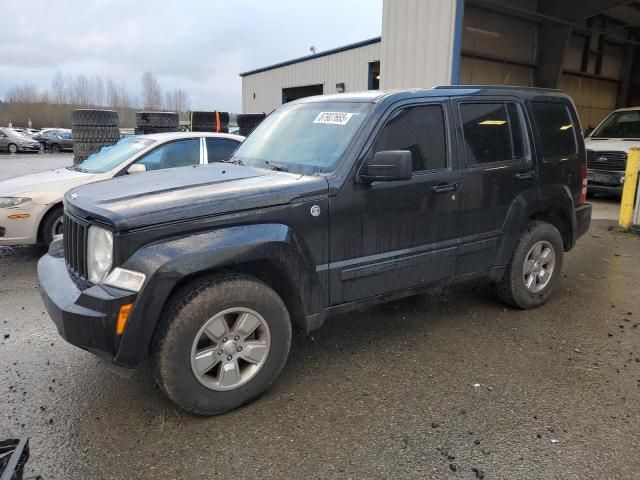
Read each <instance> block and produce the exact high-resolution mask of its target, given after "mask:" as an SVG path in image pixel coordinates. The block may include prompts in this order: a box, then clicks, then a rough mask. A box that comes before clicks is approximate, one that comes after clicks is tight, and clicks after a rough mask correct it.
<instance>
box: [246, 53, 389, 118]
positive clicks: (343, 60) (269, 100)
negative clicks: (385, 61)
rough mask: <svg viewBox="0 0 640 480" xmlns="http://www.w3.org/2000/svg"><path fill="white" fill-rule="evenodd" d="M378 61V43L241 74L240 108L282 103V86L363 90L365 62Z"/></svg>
mask: <svg viewBox="0 0 640 480" xmlns="http://www.w3.org/2000/svg"><path fill="white" fill-rule="evenodd" d="M379 60H380V42H377V43H372V44H370V45H366V46H364V47H359V48H353V49H351V50H345V51H342V52H339V53H336V54H333V55H327V56H324V57H319V58H314V59H311V60H307V61H304V62H300V63H295V64H292V65H287V66H284V67H280V68H275V69H273V70H267V71H264V72H260V73H256V74H253V75H247V76H245V77H242V110H243V111H244V112H266V113H269V112H271V111H272V110H273V109H274V108H276V107H279V106H280V105H281V104H282V89H283V88H288V87H302V86H305V85H315V84H323V85H324V93H325V94H327V93H336V84H337V83H344V86H345V91H346V92H354V91H359V90H366V89H367V88H368V80H369V63H371V62H376V61H379Z"/></svg>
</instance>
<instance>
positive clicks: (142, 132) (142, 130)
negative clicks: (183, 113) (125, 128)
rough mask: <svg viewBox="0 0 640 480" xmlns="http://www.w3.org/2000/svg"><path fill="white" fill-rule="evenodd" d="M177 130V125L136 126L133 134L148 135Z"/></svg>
mask: <svg viewBox="0 0 640 480" xmlns="http://www.w3.org/2000/svg"><path fill="white" fill-rule="evenodd" d="M177 131H178V127H136V128H134V130H133V133H134V134H135V135H149V134H152V133H171V132H177Z"/></svg>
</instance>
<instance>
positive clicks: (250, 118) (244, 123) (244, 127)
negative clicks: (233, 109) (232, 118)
mask: <svg viewBox="0 0 640 480" xmlns="http://www.w3.org/2000/svg"><path fill="white" fill-rule="evenodd" d="M265 118H267V115H266V114H265V113H239V114H238V116H237V120H236V121H237V122H238V127H239V129H240V131H239V132H238V133H239V134H240V135H242V136H245V137H246V136H247V135H249V134H250V133H251V132H253V130H254V128H256V127H257V126H258V125H260V122H262V121H263V120H264V119H265Z"/></svg>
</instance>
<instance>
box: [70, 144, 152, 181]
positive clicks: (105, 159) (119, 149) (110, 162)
mask: <svg viewBox="0 0 640 480" xmlns="http://www.w3.org/2000/svg"><path fill="white" fill-rule="evenodd" d="M152 143H153V140H149V139H144V138H140V137H137V136H133V137H127V138H123V139H122V140H120V141H119V142H118V143H116V144H115V145H112V146H110V147H103V148H102V150H100V151H99V152H98V153H94V154H92V155H90V156H89V158H87V159H86V160H85V161H84V162H82V163H81V164H80V165H78V168H77V170H81V171H84V172H88V173H104V172H108V171H109V170H113V169H114V168H116V167H117V166H118V165H120V164H121V163H122V162H124V161H126V160H128V159H129V158H131V157H132V156H134V155H135V154H136V153H138V152H139V151H140V150H142V149H143V148H146V147H147V146H149V145H151V144H152Z"/></svg>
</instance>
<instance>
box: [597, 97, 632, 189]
mask: <svg viewBox="0 0 640 480" xmlns="http://www.w3.org/2000/svg"><path fill="white" fill-rule="evenodd" d="M585 145H586V148H587V166H588V180H589V185H588V191H589V193H605V194H614V195H621V194H622V187H623V185H624V175H625V170H626V167H627V153H628V152H629V149H630V148H631V147H640V107H634V108H622V109H620V110H616V111H615V112H613V113H611V114H610V115H609V116H608V117H606V118H605V119H604V120H603V121H602V122H600V124H599V125H598V126H597V127H596V128H595V129H594V130H593V131H592V132H591V133H590V134H589V135H588V136H587V138H586V139H585Z"/></svg>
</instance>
